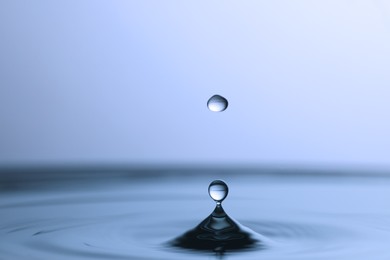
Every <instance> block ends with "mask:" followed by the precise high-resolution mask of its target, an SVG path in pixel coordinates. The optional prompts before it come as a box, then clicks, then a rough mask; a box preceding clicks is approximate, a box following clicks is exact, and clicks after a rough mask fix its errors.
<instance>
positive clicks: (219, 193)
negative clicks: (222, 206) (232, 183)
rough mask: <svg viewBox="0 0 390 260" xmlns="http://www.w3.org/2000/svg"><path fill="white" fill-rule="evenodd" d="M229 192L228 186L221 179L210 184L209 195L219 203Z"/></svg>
mask: <svg viewBox="0 0 390 260" xmlns="http://www.w3.org/2000/svg"><path fill="white" fill-rule="evenodd" d="M228 193H229V188H228V186H227V185H226V183H225V182H223V181H221V180H215V181H213V182H212V183H210V185H209V195H210V197H211V198H212V199H213V200H214V201H215V202H217V203H221V202H222V201H223V200H224V199H225V198H226V196H227V195H228Z"/></svg>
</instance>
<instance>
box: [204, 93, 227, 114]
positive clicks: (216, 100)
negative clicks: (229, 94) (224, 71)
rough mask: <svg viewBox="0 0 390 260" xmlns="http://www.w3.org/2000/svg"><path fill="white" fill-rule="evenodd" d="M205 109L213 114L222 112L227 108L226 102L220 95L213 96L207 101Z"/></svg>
mask: <svg viewBox="0 0 390 260" xmlns="http://www.w3.org/2000/svg"><path fill="white" fill-rule="evenodd" d="M207 107H208V108H209V109H210V110H211V111H213V112H222V111H224V110H225V109H226V108H227V107H228V101H227V99H226V98H224V97H222V96H220V95H214V96H212V97H211V98H210V99H209V101H207Z"/></svg>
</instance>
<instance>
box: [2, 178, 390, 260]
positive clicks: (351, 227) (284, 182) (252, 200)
mask: <svg viewBox="0 0 390 260" xmlns="http://www.w3.org/2000/svg"><path fill="white" fill-rule="evenodd" d="M136 173H137V174H136V175H131V173H124V174H122V173H118V172H117V173H115V172H109V171H108V172H107V174H103V173H101V174H93V173H88V174H84V175H83V174H79V173H74V174H72V173H71V172H70V173H66V174H61V175H57V178H56V177H55V176H56V175H55V174H53V175H50V178H51V179H48V178H47V177H46V176H49V174H48V173H46V174H45V175H40V174H39V172H37V173H34V177H32V175H29V174H26V175H25V176H22V175H18V174H12V175H8V176H7V178H5V177H4V176H1V174H0V184H1V186H0V220H1V221H0V241H1V243H0V258H1V259H13V260H14V259H15V260H18V259H56V260H57V259H60V260H61V259H81V260H84V259H126V260H128V259H159V260H160V259H169V260H175V259H180V260H182V259H213V258H214V257H215V252H212V251H217V254H218V255H219V257H220V256H221V254H222V252H223V253H224V258H225V256H226V258H227V259H229V260H234V259H237V260H245V259H265V260H269V259H272V260H276V259H287V258H288V259H294V260H298V259H299V260H316V259H332V260H345V259H354V260H367V259H375V260H388V259H390V249H389V247H388V241H390V211H389V207H388V201H389V200H390V189H389V186H390V177H387V176H382V177H379V176H376V177H375V176H374V175H373V174H371V173H370V174H367V175H364V176H363V175H361V174H360V175H353V174H352V175H350V176H348V175H346V174H345V175H342V174H339V175H336V174H333V175H330V174H322V173H321V172H320V173H318V172H313V173H312V175H302V174H299V173H289V174H286V175H283V174H279V175H278V174H274V173H272V174H270V175H267V174H263V172H256V173H254V174H252V173H250V174H249V173H248V174H246V173H245V171H242V170H238V171H232V172H231V174H226V172H223V173H221V172H220V171H219V172H213V171H196V170H191V171H190V173H191V174H188V172H186V171H182V170H180V171H177V173H176V172H174V173H172V174H170V173H169V172H168V171H165V172H164V174H162V172H160V171H158V170H155V171H151V173H149V172H147V173H145V174H139V171H137V172H136ZM151 176H152V177H151ZM210 176H215V177H217V178H223V179H224V180H226V181H228V182H229V184H230V185H232V187H234V188H233V189H231V191H229V198H228V199H225V200H224V201H223V206H224V208H225V209H226V210H227V209H228V211H227V212H228V213H229V215H231V216H234V217H235V218H237V219H239V220H240V223H242V224H243V225H245V226H247V227H249V228H250V229H251V230H249V229H248V228H245V227H244V226H242V225H240V224H239V223H238V222H237V221H235V220H233V219H232V218H230V217H229V216H228V215H227V214H226V213H225V211H224V209H223V208H222V206H221V205H219V204H218V203H219V202H222V200H223V199H224V198H225V197H226V195H227V193H228V189H227V186H226V189H225V188H224V185H223V183H222V182H214V185H212V186H211V187H210V196H211V197H212V198H213V199H214V200H215V201H216V203H217V205H216V207H215V209H214V211H213V212H212V213H211V214H210V215H209V216H208V217H207V218H206V219H205V220H204V221H202V222H201V223H200V224H199V225H198V226H196V227H195V228H193V224H194V223H198V222H199V220H200V219H202V218H203V217H204V216H205V215H207V214H208V213H209V210H210V206H209V205H208V203H210V202H211V200H210V199H209V198H208V196H207V194H206V193H205V192H201V191H202V190H204V188H205V186H206V185H207V184H208V183H209V182H210ZM40 178H41V179H40ZM26 180H28V181H26ZM30 180H31V181H30ZM40 180H42V181H40ZM1 187H4V188H1ZM260 191H261V192H260ZM213 207H214V206H213ZM191 228H193V229H191ZM186 230H189V231H188V232H186V233H184V234H183V232H185V231H186ZM179 234H183V235H182V236H180V237H178V238H177V239H175V240H173V241H172V238H175V237H177V235H179ZM260 234H261V235H260ZM167 241H170V242H171V244H167V243H166V242H167ZM194 241H195V242H194ZM175 243H176V244H175ZM172 244H174V245H176V246H172ZM183 248H189V249H183ZM243 248H245V249H246V250H242V249H243ZM197 249H201V250H197ZM237 249H238V250H237ZM252 249H254V250H252ZM257 249H265V250H257Z"/></svg>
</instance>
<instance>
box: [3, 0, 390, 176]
mask: <svg viewBox="0 0 390 260" xmlns="http://www.w3.org/2000/svg"><path fill="white" fill-rule="evenodd" d="M0 35H1V36H0V38H1V40H0V168H1V167H21V166H23V167H30V166H37V165H38V166H42V165H54V166H61V165H62V166H64V165H148V166H158V165H209V166H210V165H226V166H229V165H241V166H262V165H286V166H289V165H298V166H299V165H300V166H310V167H336V168H339V167H355V168H361V167H363V168H364V167H366V168H370V169H372V168H378V169H390V159H389V158H390V120H389V113H390V112H389V111H390V102H389V98H390V73H389V70H390V2H389V1H386V0H373V1H359V0H337V1H336V0H334V1H309V0H307V1H305V0H300V1H287V0H286V1H281V0H276V1H170V0H167V1H157V0H156V1H96V0H93V1H92V0H83V1H76V0H70V1H49V0H39V1H25V0H13V1H1V2H0ZM214 94H220V95H222V96H224V97H226V98H227V99H228V100H229V107H228V109H227V110H226V111H225V112H222V113H213V112H210V111H209V110H208V109H207V106H206V102H207V100H208V98H209V97H211V96H212V95H214Z"/></svg>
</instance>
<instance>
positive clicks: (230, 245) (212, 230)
mask: <svg viewBox="0 0 390 260" xmlns="http://www.w3.org/2000/svg"><path fill="white" fill-rule="evenodd" d="M208 190H209V195H210V197H211V198H212V199H213V200H214V201H215V202H216V204H217V205H216V207H215V209H214V211H213V212H212V213H211V214H210V216H208V217H207V218H206V219H205V220H203V221H202V222H201V223H200V224H199V225H198V226H196V227H195V228H194V229H192V230H189V231H187V232H186V233H185V234H183V235H181V236H180V237H178V238H176V239H175V240H174V241H172V242H171V244H172V245H173V246H177V247H183V248H189V249H198V250H213V251H214V252H217V253H220V254H222V253H224V252H225V251H226V250H237V249H248V248H251V247H252V248H253V247H255V245H256V244H258V245H259V243H260V240H259V239H256V237H260V236H259V235H258V234H256V233H255V232H253V231H251V230H249V229H248V228H245V227H243V226H242V225H240V224H239V223H237V222H236V221H234V220H233V219H231V218H230V217H229V216H228V215H227V214H226V213H225V211H224V210H223V208H222V201H223V200H224V199H225V198H226V196H227V194H228V191H229V189H228V186H227V185H226V183H225V182H223V181H221V180H215V181H213V182H212V183H211V184H210V186H209V189H208Z"/></svg>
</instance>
